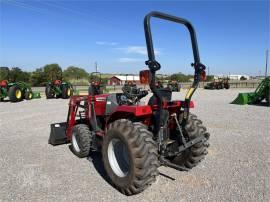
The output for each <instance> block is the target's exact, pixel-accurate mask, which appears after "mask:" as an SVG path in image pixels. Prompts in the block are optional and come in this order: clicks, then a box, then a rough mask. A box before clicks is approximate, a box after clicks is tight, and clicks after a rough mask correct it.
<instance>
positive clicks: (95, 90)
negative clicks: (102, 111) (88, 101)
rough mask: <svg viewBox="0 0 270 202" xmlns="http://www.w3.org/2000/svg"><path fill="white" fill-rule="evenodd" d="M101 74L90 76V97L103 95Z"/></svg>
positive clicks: (94, 73)
mask: <svg viewBox="0 0 270 202" xmlns="http://www.w3.org/2000/svg"><path fill="white" fill-rule="evenodd" d="M101 82H102V79H101V73H100V72H92V73H91V76H90V85H89V88H88V95H99V94H102V93H103V89H102V86H101Z"/></svg>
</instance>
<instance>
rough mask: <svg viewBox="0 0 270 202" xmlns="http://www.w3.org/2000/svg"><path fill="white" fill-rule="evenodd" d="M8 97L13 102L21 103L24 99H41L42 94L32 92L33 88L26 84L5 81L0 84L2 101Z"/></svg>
mask: <svg viewBox="0 0 270 202" xmlns="http://www.w3.org/2000/svg"><path fill="white" fill-rule="evenodd" d="M6 97H9V100H10V101H11V102H20V101H22V100H23V99H26V100H31V99H35V98H40V93H39V92H34V91H32V89H31V87H30V86H29V85H28V84H26V83H24V82H8V81H7V80H3V81H1V82H0V101H3V100H4V99H5V98H6Z"/></svg>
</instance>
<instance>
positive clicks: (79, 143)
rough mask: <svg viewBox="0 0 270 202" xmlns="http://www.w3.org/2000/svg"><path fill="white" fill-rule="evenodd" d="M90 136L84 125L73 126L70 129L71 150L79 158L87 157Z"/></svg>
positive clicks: (89, 147) (87, 128)
mask: <svg viewBox="0 0 270 202" xmlns="http://www.w3.org/2000/svg"><path fill="white" fill-rule="evenodd" d="M91 142H92V134H91V132H90V130H89V127H88V126H87V125H86V124H78V125H75V126H74V127H73V129H72V136H71V149H72V151H73V153H74V154H75V155H76V156H78V157H79V158H84V157H87V156H89V153H90V149H91Z"/></svg>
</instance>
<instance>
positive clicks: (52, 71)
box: [43, 63, 62, 81]
mask: <svg viewBox="0 0 270 202" xmlns="http://www.w3.org/2000/svg"><path fill="white" fill-rule="evenodd" d="M43 70H44V74H45V78H46V80H48V81H54V80H56V79H62V69H61V67H60V66H59V65H58V64H56V63H54V64H47V65H45V66H44V67H43Z"/></svg>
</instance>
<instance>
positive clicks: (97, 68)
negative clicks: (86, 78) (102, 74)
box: [95, 62, 98, 72]
mask: <svg viewBox="0 0 270 202" xmlns="http://www.w3.org/2000/svg"><path fill="white" fill-rule="evenodd" d="M95 68H96V72H97V71H98V66H97V62H95Z"/></svg>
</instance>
